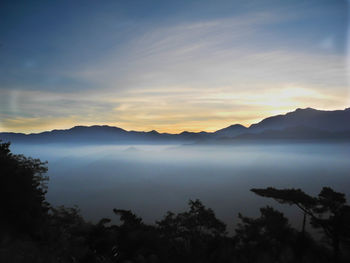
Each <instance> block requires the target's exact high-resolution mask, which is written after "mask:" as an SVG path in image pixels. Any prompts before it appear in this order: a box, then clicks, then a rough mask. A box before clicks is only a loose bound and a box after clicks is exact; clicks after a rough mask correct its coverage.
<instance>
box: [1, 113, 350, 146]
mask: <svg viewBox="0 0 350 263" xmlns="http://www.w3.org/2000/svg"><path fill="white" fill-rule="evenodd" d="M273 139H278V140H297V139H300V140H311V139H313V140H326V139H327V140H328V139H342V140H344V139H346V140H350V108H347V109H345V110H335V111H323V110H315V109H311V108H306V109H296V110H295V111H293V112H289V113H287V114H284V115H276V116H272V117H268V118H266V119H263V120H262V121H260V122H259V123H256V124H252V125H251V126H250V127H249V128H247V127H244V126H243V125H240V124H234V125H231V126H229V127H226V128H223V129H220V130H217V131H215V132H213V133H209V132H187V131H184V132H182V133H180V134H169V133H159V132H157V131H154V130H153V131H150V132H142V131H126V130H124V129H121V128H118V127H111V126H106V125H104V126H98V125H94V126H89V127H87V126H75V127H73V128H71V129H67V130H52V131H47V132H42V133H36V134H23V133H5V132H3V133H0V140H3V141H11V142H14V143H74V144H79V143H81V144H140V143H145V144H164V143H194V142H200V143H208V142H210V143H216V142H223V141H224V142H228V141H230V140H231V141H244V140H273Z"/></svg>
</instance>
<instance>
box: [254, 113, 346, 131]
mask: <svg viewBox="0 0 350 263" xmlns="http://www.w3.org/2000/svg"><path fill="white" fill-rule="evenodd" d="M299 126H302V127H309V128H314V129H319V130H324V131H330V132H340V131H346V130H350V108H347V109H345V110H335V111H323V110H315V109H311V108H306V109H296V110H295V111H293V112H289V113H287V114H285V115H277V116H273V117H269V118H266V119H264V120H262V121H261V122H259V123H256V124H252V125H251V126H250V127H249V130H252V131H254V132H257V131H263V130H282V129H286V128H291V127H299Z"/></svg>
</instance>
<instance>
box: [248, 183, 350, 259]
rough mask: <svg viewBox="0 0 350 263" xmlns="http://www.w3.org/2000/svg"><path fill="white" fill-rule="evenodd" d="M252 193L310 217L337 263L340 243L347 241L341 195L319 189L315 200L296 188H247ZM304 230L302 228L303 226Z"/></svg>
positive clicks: (349, 221) (349, 227) (346, 209)
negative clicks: (295, 207) (300, 211)
mask: <svg viewBox="0 0 350 263" xmlns="http://www.w3.org/2000/svg"><path fill="white" fill-rule="evenodd" d="M251 191H252V192H254V193H256V194H258V195H260V196H263V197H269V198H273V199H275V200H276V201H278V202H279V203H282V204H290V205H293V204H294V205H296V206H297V207H298V208H299V209H301V210H302V211H303V212H304V215H308V216H310V218H311V220H310V223H311V225H312V226H313V227H315V228H320V229H322V230H323V233H324V234H325V236H326V237H327V238H328V240H330V243H331V246H332V248H333V262H335V263H336V262H338V260H339V254H340V245H341V243H342V242H343V243H348V242H349V240H350V206H349V205H347V204H346V198H345V195H344V194H343V193H338V192H335V191H334V190H333V189H331V188H329V187H323V189H322V190H321V192H320V193H319V195H318V196H317V197H311V196H309V195H307V194H306V193H304V192H303V191H302V190H300V189H281V190H279V189H275V188H272V187H268V188H266V189H251ZM303 229H304V227H303Z"/></svg>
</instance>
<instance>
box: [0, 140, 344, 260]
mask: <svg viewBox="0 0 350 263" xmlns="http://www.w3.org/2000/svg"><path fill="white" fill-rule="evenodd" d="M9 146H10V145H9V144H8V143H0V167H1V173H0V205H1V217H0V262H5V263H7V262H9V263H10V262H11V263H12V262H14V263H22V262H23V263H32V262H33V263H34V262H35V263H41V262H42V263H44V262H45V263H47V262H48V263H77V262H79V263H80V262H81V263H111V262H123V263H134V262H135V263H136V262H140V263H141V262H144V263H158V262H159V263H161V262H162V263H164V262H174V263H175V262H191V263H193V262H198V263H206V262H213V263H216V262H237V263H241V262H242V263H246V262H249V263H254V262H259V263H261V262H262V263H264V262H266V263H267V262H286V263H287V262H320V263H322V262H333V263H345V262H350V253H349V252H350V206H349V205H348V204H347V202H346V199H345V195H344V194H342V193H338V192H335V191H334V190H333V189H331V188H329V187H324V188H323V189H322V190H321V192H320V193H319V195H318V196H310V195H308V194H306V193H304V192H303V191H302V190H300V189H275V188H271V187H270V188H266V189H252V191H253V192H254V193H255V194H257V195H260V196H262V197H268V198H273V199H275V200H276V201H278V202H279V203H282V204H288V205H295V206H297V207H298V208H299V209H300V212H301V213H302V214H303V215H304V219H303V223H302V228H301V229H294V228H293V227H291V225H290V224H289V222H288V218H286V217H285V216H284V215H283V213H281V212H279V211H277V210H275V209H274V208H272V207H270V206H266V207H263V208H261V209H260V216H259V217H258V218H250V217H246V216H243V215H241V214H239V215H238V219H237V220H238V222H239V224H238V226H237V228H236V230H235V234H234V235H228V233H227V232H226V225H225V224H224V223H223V222H222V221H221V220H220V219H218V218H217V217H216V215H215V213H214V211H213V210H212V209H210V208H207V207H205V206H204V205H203V204H202V203H201V201H200V200H190V201H189V203H188V204H189V208H188V210H186V211H184V212H180V213H173V212H168V213H167V214H166V215H165V216H164V217H163V218H162V219H160V220H159V221H156V222H155V224H145V223H144V222H143V220H142V218H140V217H138V216H137V215H135V214H134V213H132V212H131V211H130V210H124V209H114V210H113V211H114V213H115V215H116V216H118V217H120V222H121V223H120V224H119V225H113V224H111V220H110V219H107V218H102V219H101V220H100V221H99V222H98V223H96V224H94V223H91V222H87V221H86V220H84V218H83V217H82V216H81V215H80V214H79V210H78V209H77V208H65V207H52V206H51V205H50V204H49V203H48V202H47V201H46V199H45V194H46V192H47V187H46V182H47V180H48V178H47V177H46V176H45V173H46V171H47V168H46V166H47V164H46V163H43V162H41V161H40V160H38V159H32V158H27V157H24V156H22V155H14V154H12V153H11V151H10V149H9ZM306 222H310V225H306ZM310 227H312V228H315V229H318V230H320V232H321V233H322V235H323V237H324V238H323V239H322V241H316V240H315V239H314V238H313V237H312V236H311V235H310V234H309V233H308V228H310Z"/></svg>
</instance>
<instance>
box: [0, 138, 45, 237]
mask: <svg viewBox="0 0 350 263" xmlns="http://www.w3.org/2000/svg"><path fill="white" fill-rule="evenodd" d="M9 147H10V143H1V141H0V168H1V173H0V207H1V217H0V222H1V227H2V231H10V232H12V233H11V234H14V233H15V232H17V233H27V234H34V233H35V232H37V230H38V229H40V227H41V226H42V224H43V223H44V221H45V220H46V217H47V212H48V209H49V205H48V203H47V202H46V201H45V194H46V190H47V185H46V183H47V180H48V177H46V176H44V174H45V172H46V171H47V167H46V164H47V163H46V162H41V161H40V160H39V159H33V158H27V157H25V156H23V155H15V154H12V153H11V151H10V148H9Z"/></svg>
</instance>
